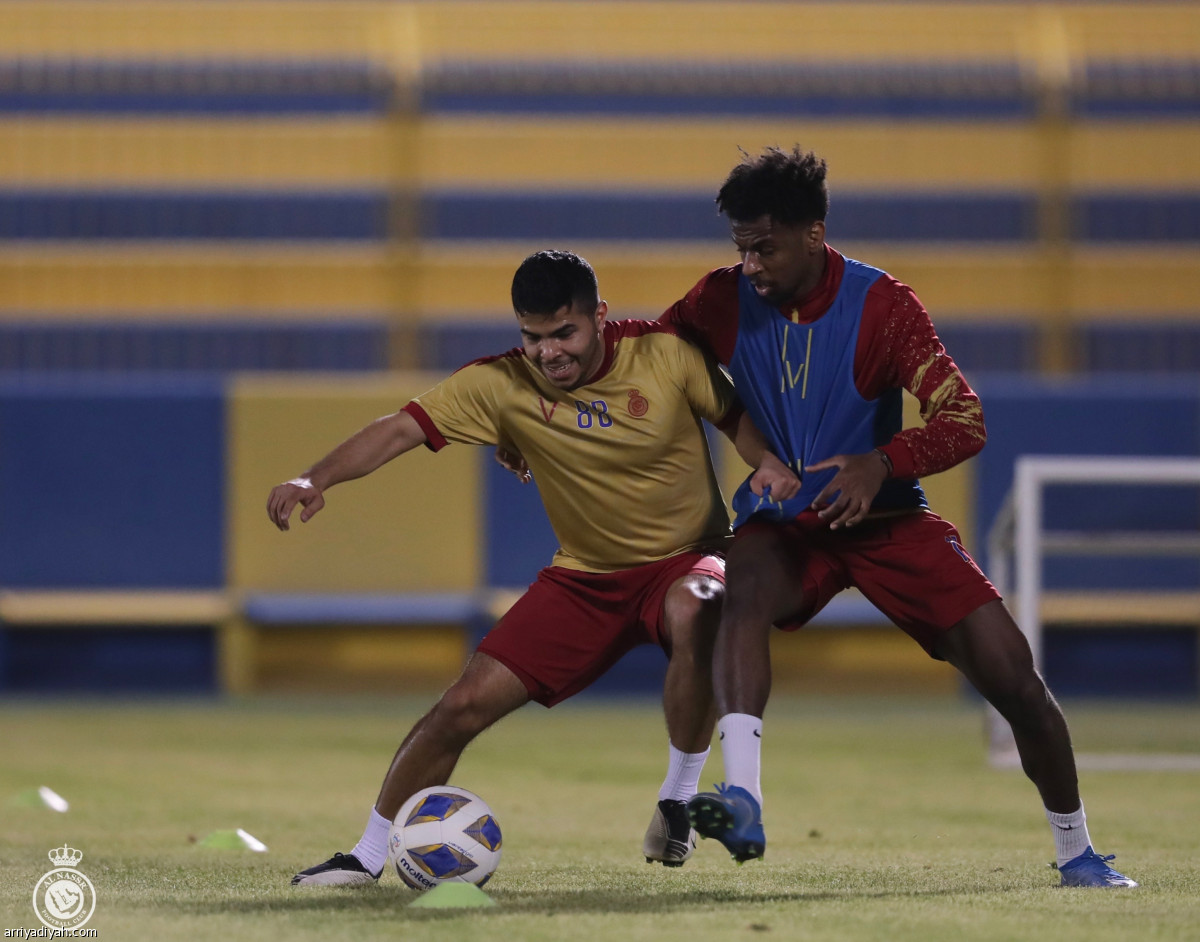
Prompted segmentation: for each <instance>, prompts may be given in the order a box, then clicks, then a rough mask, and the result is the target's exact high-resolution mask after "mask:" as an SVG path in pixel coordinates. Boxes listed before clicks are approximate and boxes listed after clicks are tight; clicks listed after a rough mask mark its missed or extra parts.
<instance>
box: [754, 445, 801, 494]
mask: <svg viewBox="0 0 1200 942" xmlns="http://www.w3.org/2000/svg"><path fill="white" fill-rule="evenodd" d="M750 490H751V491H753V492H754V495H755V496H756V497H762V496H763V494H764V493H767V494H769V495H770V496H769V497H768V499H769V500H770V501H771V502H773V503H776V504H781V503H783V502H784V501H785V500H789V499H790V498H792V497H795V496H796V495H797V494H798V493H800V479H799V478H798V477H796V474H795V472H794V471H792V469H791V468H789V467H788V466H787V465H786V464H784V463H783V462H782V461H780V460H779V458H778V457H777V456H776V455H774V454H772V453H771V452H769V451H768V452H766V454H764V455H763V459H762V463H761V464H759V466H758V470H757V471H755V472H754V473H753V474H752V475H750Z"/></svg>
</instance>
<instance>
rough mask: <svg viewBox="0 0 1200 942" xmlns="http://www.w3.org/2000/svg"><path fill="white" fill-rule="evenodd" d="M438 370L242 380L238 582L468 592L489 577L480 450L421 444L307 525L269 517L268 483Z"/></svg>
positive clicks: (335, 495)
mask: <svg viewBox="0 0 1200 942" xmlns="http://www.w3.org/2000/svg"><path fill="white" fill-rule="evenodd" d="M440 378H441V377H440V376H432V375H429V374H422V373H395V374H389V375H387V376H365V377H364V376H361V375H357V376H331V375H327V376H325V377H314V376H312V375H308V376H302V377H281V376H277V377H269V376H268V377H240V378H238V379H237V380H236V381H235V383H234V385H233V387H232V391H231V395H230V399H229V416H228V419H227V421H228V429H229V431H228V445H227V448H228V452H229V465H228V466H229V489H230V494H229V497H228V500H227V502H226V503H227V506H228V508H229V521H228V524H229V526H228V533H229V537H228V539H229V561H228V581H229V584H230V585H231V586H232V587H233V588H234V589H236V590H243V591H249V590H253V591H290V592H299V593H305V592H335V593H336V592H383V593H388V592H446V591H471V590H474V589H475V588H476V586H477V585H478V583H479V580H480V578H481V576H480V573H481V564H482V561H481V553H482V549H481V545H480V541H481V539H482V534H481V532H480V531H481V527H480V525H479V522H480V519H481V517H482V508H481V506H480V502H481V499H482V497H481V493H480V488H481V485H482V475H481V470H480V455H479V450H478V449H476V448H472V447H468V446H465V445H451V446H449V447H447V448H445V449H444V450H443V451H441V452H439V453H438V454H433V453H432V452H430V451H428V450H427V449H425V448H419V449H417V450H415V451H413V452H410V453H408V454H406V455H402V456H401V457H400V458H397V459H396V460H395V461H394V462H392V463H391V464H388V465H385V466H384V467H383V468H380V469H379V470H378V471H376V472H375V473H374V474H371V475H369V476H368V477H366V478H364V479H361V480H358V481H350V482H346V483H344V484H340V485H338V486H337V487H336V488H333V489H331V490H330V491H329V493H328V495H327V497H326V501H327V503H326V507H325V509H324V510H322V511H321V512H320V513H319V514H317V516H316V517H314V518H313V519H312V520H310V521H309V522H308V523H306V524H301V523H300V522H299V520H298V514H296V515H293V520H292V527H291V529H290V530H289V531H288V532H286V533H281V532H280V531H278V530H276V529H275V527H274V525H272V524H271V523H270V522H269V521H268V520H267V515H266V502H267V495H268V493H269V492H270V490H271V488H272V487H274V486H275V485H276V484H278V483H280V482H281V481H286V480H288V479H289V478H292V477H295V476H296V475H298V474H300V473H302V472H303V471H304V470H305V469H307V468H308V467H309V466H310V465H312V464H313V463H314V462H315V461H316V460H317V459H319V458H320V457H321V456H323V455H324V454H326V453H327V452H328V451H330V450H331V449H332V448H333V447H334V446H335V445H337V444H338V443H339V442H341V441H343V440H344V439H345V438H348V437H349V436H350V435H351V434H353V433H354V432H356V431H358V430H359V429H360V428H362V427H363V426H365V425H367V424H368V423H370V422H371V421H373V420H374V419H376V418H378V417H379V416H381V415H386V414H388V413H391V412H395V411H396V410H397V409H399V408H400V407H401V406H403V405H404V404H405V403H407V402H408V401H409V400H410V399H411V398H412V397H413V396H416V395H419V394H420V393H421V392H423V391H425V390H426V389H428V388H429V387H430V386H432V385H433V384H434V383H435V382H436V381H437V380H438V379H440Z"/></svg>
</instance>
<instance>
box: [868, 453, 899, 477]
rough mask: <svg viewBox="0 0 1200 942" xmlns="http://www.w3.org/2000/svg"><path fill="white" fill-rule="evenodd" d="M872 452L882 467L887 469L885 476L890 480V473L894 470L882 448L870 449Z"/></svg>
mask: <svg viewBox="0 0 1200 942" xmlns="http://www.w3.org/2000/svg"><path fill="white" fill-rule="evenodd" d="M872 451H874V452H875V454H877V455H879V460H880V461H882V462H883V466H884V467H885V468H887V476H888V477H889V478H890V477H891V476H892V471H893V470H894V466H893V465H892V459H891V458H889V457H888V454H887V452H886V451H884V450H883V449H882V448H874V449H872Z"/></svg>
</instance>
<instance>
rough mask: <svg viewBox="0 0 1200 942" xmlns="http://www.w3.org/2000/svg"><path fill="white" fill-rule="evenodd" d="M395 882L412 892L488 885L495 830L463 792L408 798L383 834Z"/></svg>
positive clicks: (426, 792) (478, 801)
mask: <svg viewBox="0 0 1200 942" xmlns="http://www.w3.org/2000/svg"><path fill="white" fill-rule="evenodd" d="M388 849H389V851H390V853H391V860H392V863H393V864H394V865H395V867H396V873H398V874H399V875H400V879H401V880H403V881H404V882H405V883H407V884H408V885H409V886H411V887H413V888H414V889H417V890H428V889H430V888H431V887H435V886H437V885H438V884H439V883H474V884H475V885H476V886H483V884H485V883H487V881H488V879H489V878H490V877H491V875H492V873H493V872H494V871H495V869H496V867H497V865H498V864H499V863H500V825H499V824H497V823H496V817H495V815H493V814H492V809H491V808H489V807H488V806H487V803H486V802H485V801H484V800H483V799H482V798H480V797H479V796H478V795H475V794H473V793H471V792H469V791H467V790H466V789H465V788H455V787H454V786H452V785H435V786H434V787H433V788H425V789H422V790H421V791H419V792H417V793H416V794H415V795H413V796H412V797H411V798H410V799H408V801H406V802H405V803H404V806H403V807H402V808H401V809H400V813H399V814H397V815H396V820H395V821H393V822H392V829H391V832H390V833H389V834H388Z"/></svg>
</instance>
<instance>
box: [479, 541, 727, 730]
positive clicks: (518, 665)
mask: <svg viewBox="0 0 1200 942" xmlns="http://www.w3.org/2000/svg"><path fill="white" fill-rule="evenodd" d="M689 573H699V574H700V575H705V576H712V577H713V578H714V579H717V580H718V581H720V582H721V583H722V584H724V582H725V560H724V559H723V558H722V557H720V556H716V555H712V554H706V553H680V554H679V555H677V556H670V557H668V558H667V559H661V560H659V561H658V562H653V563H647V564H646V565H645V566H638V567H637V568H636V569H623V570H621V571H620V572H606V573H595V572H576V571H575V570H573V569H563V568H562V567H561V566H548V567H546V568H545V569H543V570H542V571H541V572H539V573H538V577H537V581H536V582H535V583H534V584H533V585H531V586H530V587H529V591H528V592H526V593H525V594H524V595H522V596H521V598H520V599H518V600H517V603H516V604H515V605H513V607H512V608H510V609H509V610H508V613H507V614H505V616H504V617H503V618H501V619H500V621H499V622H497V623H496V627H494V628H493V629H492V630H491V631H489V632H488V633H487V635H486V636H485V637H484V639H483V641H482V642H480V644H479V650H480V651H482V652H483V653H484V654H486V655H488V656H489V657H494V658H495V659H496V660H497V661H499V662H500V663H501V664H503V665H504V666H505V667H507V668H508V669H509V670H511V671H512V672H513V673H514V674H516V675H517V676H518V677H520V678H521V680H522V681H523V682H524V683H525V688H526V689H527V690H528V691H529V696H530V697H531V698H532V699H533V700H536V701H537V702H538V703H540V704H542V705H543V706H548V707H550V706H554V704H556V703H559V702H561V701H563V700H565V699H567V697H570V696H573V695H574V694H577V693H579V691H581V690H583V689H584V688H585V687H587V686H588V685H589V684H591V683H592V682H593V681H594V680H596V679H597V678H598V677H600V675H601V674H603V673H604V672H605V671H607V670H608V669H609V668H610V667H612V666H613V665H614V664H615V663H616V662H617V661H618V660H620V659H621V657H622V656H624V655H625V653H626V652H628V651H629V650H630V649H631V648H634V647H636V646H637V645H639V644H647V643H653V644H657V645H658V646H659V647H661V648H662V649H663V650H665V651H666V652H667V654H668V655H670V653H671V648H670V639H669V638H668V637H667V636H666V633H665V630H664V624H663V602H664V601H665V599H666V596H667V590H668V589H670V588H671V586H672V585H674V583H675V582H676V580H678V579H681V578H683V577H684V576H686V575H688V574H689Z"/></svg>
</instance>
